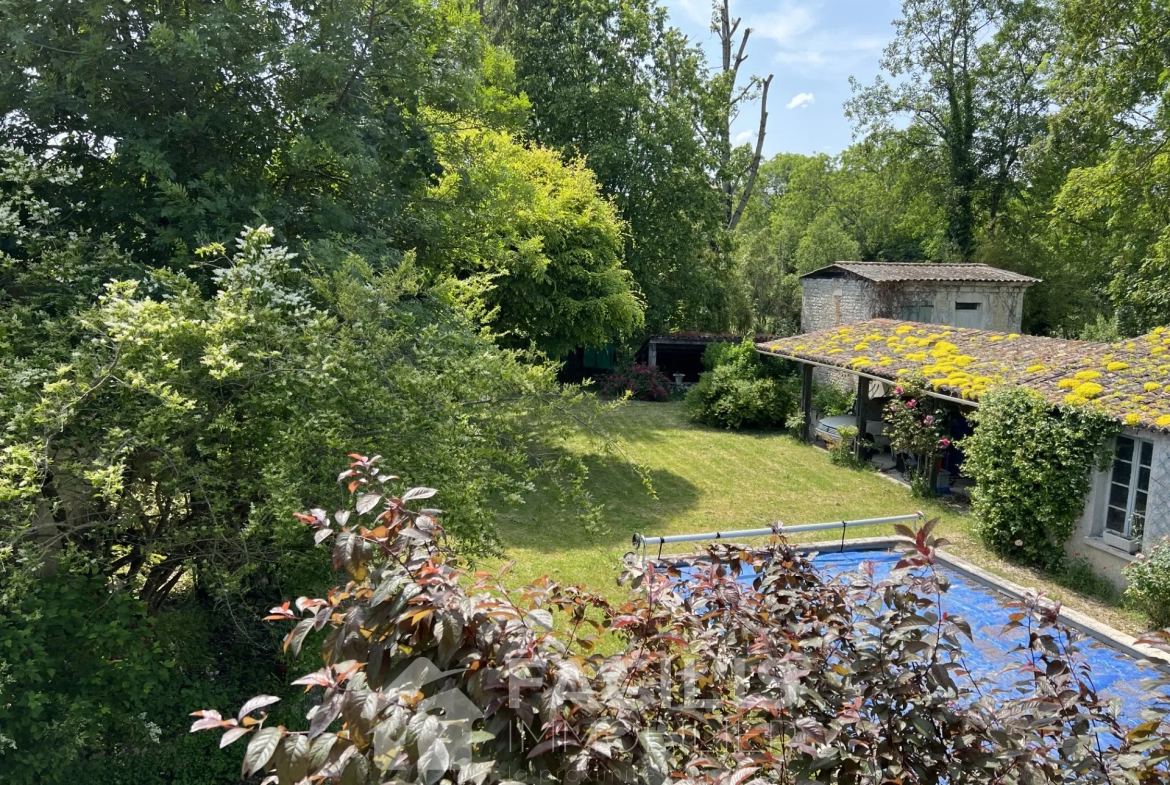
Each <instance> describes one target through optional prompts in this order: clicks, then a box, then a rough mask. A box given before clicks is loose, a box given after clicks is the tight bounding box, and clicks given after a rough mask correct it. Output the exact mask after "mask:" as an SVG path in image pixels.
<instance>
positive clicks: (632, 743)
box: [192, 456, 1170, 785]
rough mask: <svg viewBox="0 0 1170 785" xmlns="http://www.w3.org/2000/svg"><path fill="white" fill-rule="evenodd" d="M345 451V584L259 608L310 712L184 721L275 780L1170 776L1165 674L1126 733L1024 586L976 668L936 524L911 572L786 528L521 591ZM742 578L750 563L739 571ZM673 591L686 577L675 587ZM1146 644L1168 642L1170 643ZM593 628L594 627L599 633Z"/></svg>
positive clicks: (1088, 783) (320, 523) (338, 524)
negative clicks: (472, 558)
mask: <svg viewBox="0 0 1170 785" xmlns="http://www.w3.org/2000/svg"><path fill="white" fill-rule="evenodd" d="M396 480H397V478H395V477H392V476H389V475H386V474H384V473H383V472H381V471H380V470H379V469H378V467H377V459H376V458H369V459H367V458H364V457H361V456H354V461H353V464H352V465H351V467H350V469H349V470H348V471H346V472H344V473H343V475H342V482H343V483H345V485H346V486H347V487H348V489H349V492H350V494H349V499H350V501H349V504H348V505H347V506H346V509H343V510H340V511H338V512H336V513H334V514H333V515H329V514H328V513H326V512H325V511H324V510H321V509H315V510H312V511H311V512H310V513H309V514H307V515H302V516H300V517H301V520H303V521H304V522H305V523H306V524H308V526H309V527H310V528H312V529H313V530H314V532H315V534H314V539H315V540H316V541H317V542H318V543H324V542H325V541H326V540H332V546H333V558H334V564H335V566H336V567H337V568H338V569H339V570H341V571H343V574H344V577H345V580H346V583H344V584H343V585H340V586H338V587H336V588H334V589H332V590H331V591H329V592H328V593H327V594H326V595H325V596H324V597H320V598H309V597H301V598H299V599H297V600H296V601H295V602H286V603H284V604H283V605H280V606H278V607H276V608H273V609H272V611H271V615H270V616H269V618H271V619H273V620H275V621H277V622H278V623H284V624H288V625H289V626H290V629H289V632H288V635H287V637H286V639H285V646H286V647H288V648H289V649H291V650H293V651H298V650H300V648H301V646H302V645H303V644H305V643H306V641H308V640H310V637H312V638H313V639H314V642H317V641H318V640H319V645H320V650H321V665H322V667H321V668H320V669H319V670H317V671H315V672H313V673H309V674H306V675H304V676H301V677H300V678H297V679H295V680H294V681H293V682H292V683H293V684H294V685H302V686H304V688H305V689H306V690H310V691H312V697H313V701H312V702H313V703H314V704H315V705H314V706H313V708H312V709H311V710H310V711H309V713H308V716H307V717H306V722H304V723H298V725H299V726H300V727H286V726H284V725H280V724H278V723H277V722H274V721H271V720H270V718H269V716H268V714H267V709H268V707H270V706H271V705H273V704H274V703H275V702H277V701H278V700H279V698H278V697H277V696H272V695H261V696H257V697H255V698H253V699H251V700H249V701H247V702H246V703H245V704H244V705H243V706H242V707H241V708H240V710H239V711H238V712H235V713H233V714H221V713H220V712H218V711H216V710H213V709H205V710H203V711H198V712H195V715H196V716H197V718H198V719H197V720H196V721H195V723H194V725H193V726H192V731H200V730H220V731H222V735H221V737H220V740H219V743H220V746H227V745H228V744H231V743H233V742H235V741H237V740H241V739H243V740H245V741H246V749H245V751H244V754H243V758H244V761H243V775H244V776H245V777H253V776H255V777H257V778H260V779H261V781H262V782H263V783H266V784H268V785H271V784H272V783H276V784H277V785H326V784H328V785H379V784H380V783H403V784H404V783H422V784H423V785H438V784H439V783H446V784H447V785H503V783H515V782H527V783H535V782H560V783H569V782H573V783H583V784H586V783H597V784H598V785H600V784H602V783H606V784H611V785H624V784H625V783H629V785H635V784H637V785H644V784H646V783H653V784H657V785H662V784H663V783H667V782H676V783H679V785H734V784H735V783H745V782H747V781H748V780H752V781H754V782H763V783H777V785H794V784H795V783H800V782H810V781H815V782H824V783H828V782H832V783H837V784H838V785H877V783H888V782H903V783H939V782H948V783H953V784H954V785H990V784H991V783H997V784H999V785H1021V784H1022V783H1033V782H1037V783H1038V782H1043V783H1046V784H1047V785H1074V784H1075V785H1106V783H1110V784H1112V783H1120V782H1126V783H1133V784H1134V785H1152V783H1164V782H1166V781H1167V777H1168V776H1170V771H1168V769H1167V766H1168V761H1170V732H1168V731H1167V730H1165V729H1166V728H1168V727H1170V726H1168V725H1167V724H1166V722H1165V721H1166V717H1167V710H1168V709H1170V694H1168V693H1166V691H1165V690H1166V688H1167V687H1168V686H1170V679H1167V680H1164V681H1163V682H1162V683H1160V684H1159V685H1158V686H1157V687H1154V686H1151V687H1149V689H1150V690H1151V692H1150V703H1149V707H1148V709H1147V710H1146V712H1145V713H1143V720H1144V722H1143V723H1142V724H1140V725H1137V726H1135V727H1133V728H1130V727H1127V726H1126V725H1125V724H1124V723H1123V722H1122V721H1121V720H1119V719H1118V718H1117V716H1116V710H1115V708H1113V707H1112V706H1111V704H1110V702H1109V701H1108V700H1107V699H1106V698H1105V697H1102V696H1098V694H1097V690H1096V689H1095V688H1094V687H1093V682H1092V676H1091V674H1090V672H1089V666H1088V664H1087V663H1086V662H1085V659H1084V656H1083V653H1082V652H1081V650H1080V646H1079V644H1078V642H1077V640H1078V638H1077V634H1076V633H1074V632H1072V631H1070V630H1068V629H1066V628H1063V627H1062V626H1060V624H1059V623H1058V619H1057V608H1056V607H1054V606H1053V605H1052V604H1050V603H1047V602H1045V601H1042V600H1041V599H1040V598H1037V597H1029V598H1027V599H1025V600H1022V601H1019V602H1018V603H1017V604H1016V605H1017V607H1016V609H1015V610H1014V612H1012V613H1011V614H1010V616H1009V617H1008V619H1009V621H1008V624H1007V627H1006V628H1005V630H1006V629H1015V628H1018V629H1020V630H1021V631H1022V633H1023V634H1022V635H1021V638H1022V642H1021V644H1020V647H1019V649H1018V656H1019V662H1018V663H1017V666H1018V673H1019V675H1018V678H1016V679H1014V680H1013V681H1014V683H1013V684H1011V685H1010V686H1006V685H1005V686H1000V685H998V684H997V683H996V682H995V680H991V681H981V680H979V679H978V677H977V676H975V675H973V674H972V673H970V672H969V671H968V670H967V668H966V666H965V663H964V646H965V645H966V644H967V643H968V642H969V641H970V640H971V628H970V626H969V624H968V623H967V622H966V621H964V620H963V619H962V618H961V617H959V616H956V615H954V614H949V613H946V612H944V611H943V609H942V607H941V605H940V604H941V602H942V599H941V598H942V595H943V594H944V593H945V592H946V591H947V588H948V583H947V578H946V576H945V575H944V574H942V573H941V572H939V571H936V570H935V569H934V564H935V558H936V557H935V548H936V547H938V546H940V545H942V544H943V542H942V541H941V540H936V539H935V538H934V537H933V536H932V534H931V532H932V529H933V528H934V524H935V523H936V521H932V522H930V523H928V524H926V525H925V526H924V527H922V528H920V529H917V530H911V529H909V528H907V527H900V528H899V529H898V531H899V533H900V534H903V535H904V536H906V537H907V538H908V543H907V545H906V546H905V548H904V553H903V556H902V559H901V561H900V562H899V564H898V565H897V568H896V569H895V570H894V571H893V572H892V573H891V574H890V575H889V577H887V578H884V579H878V578H877V577H875V573H874V570H873V569H872V565H870V566H868V567H866V566H862V567H861V568H860V569H859V570H858V571H857V572H853V573H849V574H847V575H841V576H835V577H833V576H826V575H824V574H822V573H821V572H820V571H819V570H818V569H817V568H816V566H815V565H814V564H813V562H812V561H811V560H810V559H809V557H808V556H806V555H804V554H803V553H801V552H799V551H798V550H796V549H795V548H794V547H792V546H791V545H789V544H788V543H787V542H785V541H784V540H783V538H781V537H776V538H774V539H773V541H772V542H771V544H770V545H769V546H767V547H765V548H761V549H759V550H745V549H743V548H742V547H740V546H736V545H730V544H720V545H717V546H715V547H712V548H711V549H709V550H708V551H707V553H705V554H704V555H702V556H701V557H696V558H692V559H685V560H680V561H677V562H676V561H672V562H671V563H670V564H668V565H660V564H656V563H654V562H649V563H647V564H644V565H642V564H631V565H630V566H629V568H628V570H627V572H626V574H625V576H624V578H625V580H627V581H628V582H629V584H630V585H631V586H632V588H633V590H632V591H631V592H630V593H629V594H628V596H627V598H626V599H625V600H624V601H621V602H620V604H617V603H613V602H610V601H609V600H607V599H605V598H604V597H602V596H600V595H598V594H595V593H593V592H590V591H588V590H586V589H583V588H580V587H575V586H564V585H561V584H559V583H557V582H556V581H553V580H550V579H548V578H542V579H540V580H538V581H537V582H536V583H534V584H532V585H528V586H524V587H521V588H513V587H510V586H508V585H507V584H506V582H505V581H504V580H503V579H502V575H501V574H489V573H475V574H474V575H472V574H469V573H468V572H466V571H465V570H464V569H463V567H462V566H461V563H460V560H459V559H458V557H457V556H456V554H455V553H453V552H452V551H451V550H450V549H449V547H448V545H447V543H446V541H445V539H444V537H443V535H442V529H441V527H440V525H439V523H438V513H437V511H434V510H417V511H416V510H414V509H411V508H412V507H414V506H415V504H414V503H417V502H418V501H421V500H423V499H426V498H428V497H429V496H431V494H433V493H435V491H433V490H431V489H427V488H415V489H411V490H407V491H405V492H402V491H396V490H394V487H395V485H396V482H395V481H396ZM749 577H750V580H749ZM680 587H681V588H682V589H683V590H681V591H680ZM1147 642H1148V643H1150V644H1151V645H1154V646H1160V647H1163V648H1170V644H1168V643H1167V640H1166V636H1153V637H1151V638H1150V639H1149V640H1148V641H1147ZM601 644H604V646H602V645H601Z"/></svg>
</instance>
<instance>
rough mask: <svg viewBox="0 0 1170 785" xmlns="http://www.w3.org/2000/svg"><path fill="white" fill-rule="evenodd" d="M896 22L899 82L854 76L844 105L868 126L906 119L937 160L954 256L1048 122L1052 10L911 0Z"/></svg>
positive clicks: (893, 61) (893, 49)
mask: <svg viewBox="0 0 1170 785" xmlns="http://www.w3.org/2000/svg"><path fill="white" fill-rule="evenodd" d="M894 28H895V32H894V38H893V40H891V42H890V44H889V45H888V46H887V47H886V50H885V54H884V56H883V58H882V63H881V64H882V68H883V69H884V70H885V71H886V72H887V73H888V74H889V76H890V77H892V78H893V80H894V81H893V82H890V81H886V80H885V79H883V78H881V77H879V78H878V79H877V81H876V82H875V83H874V84H873V85H871V86H868V87H863V86H862V85H860V84H859V83H858V82H857V81H856V80H853V84H854V90H855V96H854V98H853V100H851V101H850V102H849V103H848V104H847V113H848V114H849V115H850V116H851V117H852V118H853V119H854V122H855V123H856V124H857V127H858V128H859V129H860V130H861V131H863V132H868V131H872V130H879V131H884V130H889V129H891V128H892V127H894V124H895V122H896V121H898V120H899V119H909V121H910V126H909V128H908V129H907V138H908V139H909V140H911V141H912V143H913V144H916V145H918V146H921V147H922V148H924V149H925V150H928V151H930V152H931V153H932V157H933V159H934V161H935V162H936V168H937V175H936V177H937V181H936V188H937V190H936V195H937V197H938V198H939V201H940V202H941V203H942V204H943V205H945V207H946V220H947V225H946V226H947V229H946V237H947V240H948V242H949V246H950V248H949V249H948V255H953V256H957V257H959V258H961V259H971V258H972V257H973V256H974V254H975V249H976V247H977V245H978V240H979V237H978V232H979V228H980V226H981V225H982V226H986V227H988V228H991V229H994V227H995V224H996V220H997V217H998V215H999V213H1000V211H1001V210H1002V209H1003V203H1004V201H1005V199H1006V198H1007V197H1008V196H1009V191H1010V189H1011V187H1012V186H1013V184H1014V182H1015V180H1016V178H1017V176H1018V174H1019V167H1020V163H1021V157H1022V153H1023V151H1024V149H1025V148H1026V147H1027V145H1028V144H1029V143H1030V142H1031V141H1032V140H1033V138H1035V136H1036V135H1037V134H1038V133H1040V132H1041V131H1042V130H1043V129H1044V126H1045V109H1046V103H1047V96H1046V94H1045V92H1044V90H1043V86H1042V84H1041V72H1040V68H1041V65H1042V64H1043V60H1044V56H1045V54H1046V53H1047V52H1048V51H1050V49H1051V47H1052V38H1053V26H1052V24H1051V12H1050V9H1049V7H1048V4H1047V3H1046V2H1044V0H905V2H904V3H903V4H902V16H901V18H899V19H897V20H896V21H895V22H894Z"/></svg>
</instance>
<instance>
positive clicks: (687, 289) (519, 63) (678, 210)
mask: <svg viewBox="0 0 1170 785" xmlns="http://www.w3.org/2000/svg"><path fill="white" fill-rule="evenodd" d="M488 18H489V19H490V20H491V21H492V24H493V26H494V27H495V29H496V30H497V31H498V32H497V35H498V40H499V41H500V42H501V43H502V44H503V45H504V46H506V47H507V48H508V49H509V50H510V51H511V52H512V53H513V55H514V56H515V58H516V74H517V80H518V84H519V86H520V87H521V88H522V89H523V91H524V93H525V94H526V95H527V96H528V98H529V100H530V101H531V103H532V114H531V117H530V119H529V123H528V126H527V131H528V133H529V134H530V135H531V136H532V138H533V139H535V140H537V141H539V142H540V143H542V144H546V145H548V146H550V147H553V148H556V149H558V150H562V151H564V152H565V153H566V154H568V155H571V156H581V157H583V158H584V159H585V162H586V164H587V165H588V166H589V168H590V169H591V170H593V172H595V173H596V175H597V179H598V182H600V183H601V186H602V189H603V191H604V192H605V193H606V194H608V195H610V196H611V197H612V198H613V199H614V202H615V203H616V204H617V206H618V210H619V212H620V214H621V216H622V218H623V219H624V220H625V221H626V222H627V224H628V225H629V236H628V238H627V241H626V244H625V263H626V267H627V268H628V269H629V270H630V272H631V273H632V274H633V276H634V279H635V280H636V281H637V283H638V286H639V287H640V288H641V290H642V293H643V295H644V297H645V301H646V329H647V330H649V331H659V330H664V329H668V328H672V327H673V328H679V327H683V328H688V327H689V328H721V327H724V326H726V324H727V323H728V320H729V318H730V309H731V302H730V298H729V294H728V287H727V285H726V284H727V280H728V278H729V277H730V276H729V271H730V262H729V258H728V254H727V252H726V249H727V238H726V237H725V233H724V228H725V225H726V220H727V215H726V213H725V200H724V198H723V196H721V192H720V191H719V190H718V189H717V188H715V187H713V184H712V179H711V178H712V173H713V172H714V171H716V169H717V167H718V161H717V156H716V155H715V151H714V149H713V148H712V147H711V145H710V144H709V143H708V140H710V139H714V138H716V136H717V126H708V125H705V123H707V122H708V121H709V120H710V119H711V118H712V116H714V117H715V118H716V122H718V117H720V115H719V113H718V112H716V113H714V115H712V114H711V113H710V102H711V100H712V99H711V95H710V81H709V75H708V74H707V71H706V66H705V62H704V60H703V58H702V55H701V53H700V52H699V51H698V49H697V48H696V47H695V46H694V45H693V44H691V43H690V42H688V41H687V40H686V39H685V38H684V37H683V36H681V35H680V34H679V33H678V31H677V30H674V29H673V28H671V27H670V26H669V25H668V24H667V18H666V10H665V9H664V8H663V7H662V6H660V5H658V4H657V3H656V2H654V0H521V1H520V2H515V3H512V2H500V3H497V4H494V5H492V6H491V7H490V8H489V12H488ZM721 117H722V122H723V123H724V125H726V121H727V114H726V112H724V113H723V114H722V115H721Z"/></svg>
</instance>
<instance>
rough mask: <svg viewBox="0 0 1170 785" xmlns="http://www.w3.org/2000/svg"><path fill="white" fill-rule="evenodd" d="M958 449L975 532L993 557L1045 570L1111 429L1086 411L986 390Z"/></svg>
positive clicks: (1100, 461)
mask: <svg viewBox="0 0 1170 785" xmlns="http://www.w3.org/2000/svg"><path fill="white" fill-rule="evenodd" d="M971 421H972V424H973V425H974V426H975V431H974V433H972V434H971V435H970V436H968V437H967V438H965V439H963V441H962V442H961V444H960V448H961V449H962V450H963V453H964V455H965V456H966V460H965V461H964V463H963V471H964V472H965V473H966V474H967V475H968V476H970V477H972V478H973V479H974V480H975V489H974V492H973V494H972V499H973V502H974V511H975V514H976V517H977V518H978V524H977V526H978V532H979V534H980V536H981V537H982V539H983V540H984V542H986V543H987V544H988V546H990V547H991V548H992V549H993V550H995V551H996V552H997V553H999V554H1001V555H1004V556H1009V557H1012V558H1015V559H1017V560H1019V561H1022V562H1024V563H1026V564H1033V565H1037V566H1042V567H1047V568H1049V569H1053V568H1056V567H1058V566H1059V564H1060V563H1061V561H1062V560H1063V558H1064V555H1063V554H1064V551H1063V547H1062V546H1063V545H1064V543H1065V541H1066V540H1068V538H1069V537H1070V536H1071V535H1072V532H1073V528H1074V525H1075V522H1076V520H1077V518H1079V517H1080V515H1081V513H1082V511H1083V510H1084V505H1085V496H1086V494H1087V493H1088V492H1089V482H1090V477H1089V469H1090V468H1092V467H1093V466H1094V465H1096V466H1099V467H1101V468H1105V467H1107V466H1108V461H1109V453H1108V452H1107V451H1106V450H1105V449H1104V448H1105V445H1106V442H1107V440H1108V439H1109V438H1110V437H1111V436H1113V435H1114V434H1115V433H1116V430H1117V426H1116V425H1114V424H1113V423H1111V422H1110V421H1109V420H1108V419H1107V418H1106V417H1105V416H1104V415H1103V414H1102V413H1100V412H1098V411H1096V410H1094V409H1092V408H1091V407H1087V406H1083V407H1073V406H1062V407H1059V408H1056V409H1054V408H1053V407H1052V405H1051V404H1050V403H1049V402H1048V401H1047V400H1045V399H1044V398H1043V397H1042V396H1041V395H1039V394H1038V393H1035V392H1032V391H1030V390H1025V389H1021V388H1018V387H1007V388H1002V389H999V390H994V391H992V392H990V393H988V394H986V395H984V396H983V397H982V398H981V399H980V401H979V408H978V409H977V410H975V411H974V412H973V413H972V415H971Z"/></svg>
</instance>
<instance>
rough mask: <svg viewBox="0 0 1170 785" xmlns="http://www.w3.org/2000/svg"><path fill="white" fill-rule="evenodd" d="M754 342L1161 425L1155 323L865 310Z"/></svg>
mask: <svg viewBox="0 0 1170 785" xmlns="http://www.w3.org/2000/svg"><path fill="white" fill-rule="evenodd" d="M756 348H757V349H758V350H760V351H762V352H765V353H768V354H775V355H779V356H781V357H789V358H792V359H795V360H809V361H811V362H816V363H821V364H823V365H831V366H836V367H839V368H844V369H847V370H855V371H860V372H863V373H865V374H867V375H870V376H875V377H878V378H882V379H889V380H891V381H896V380H897V379H898V377H899V376H902V375H905V374H907V373H920V374H922V375H923V376H925V377H926V379H927V382H928V383H929V385H930V386H931V387H932V388H934V389H935V390H936V391H938V392H940V393H943V394H946V395H951V396H954V397H961V398H964V399H967V400H971V401H977V400H978V399H979V396H980V395H982V394H983V393H984V392H986V391H988V390H991V389H993V388H995V387H999V386H1002V385H1005V384H1010V385H1018V386H1020V387H1026V388H1028V389H1030V390H1035V391H1036V392H1039V393H1041V394H1042V395H1044V396H1045V397H1047V398H1048V399H1049V400H1050V401H1052V402H1053V403H1054V404H1057V405H1061V404H1089V403H1091V404H1093V405H1097V406H1101V407H1102V408H1103V409H1104V410H1105V411H1106V412H1107V413H1108V414H1109V415H1110V416H1111V417H1113V418H1114V419H1115V420H1117V421H1118V422H1121V423H1123V424H1125V425H1129V426H1134V427H1143V428H1149V429H1152V430H1159V431H1163V432H1166V433H1170V331H1168V330H1166V329H1165V328H1158V329H1157V330H1155V331H1154V332H1152V333H1150V334H1148V335H1143V336H1141V337H1139V338H1133V339H1130V340H1127V341H1120V342H1118V343H1112V344H1106V343H1094V342H1091V341H1069V340H1065V339H1062V338H1042V337H1040V336H1035V335H1017V334H1016V333H999V332H992V331H990V330H971V329H966V328H957V327H946V326H943V325H938V324H919V323H917V322H899V321H894V320H891V319H871V320H869V321H867V322H858V323H856V324H850V325H846V326H843V327H838V328H833V329H830V330H821V331H819V332H814V333H805V334H803V335H794V336H791V337H788V338H781V339H779V340H776V341H766V342H760V343H757V344H756Z"/></svg>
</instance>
